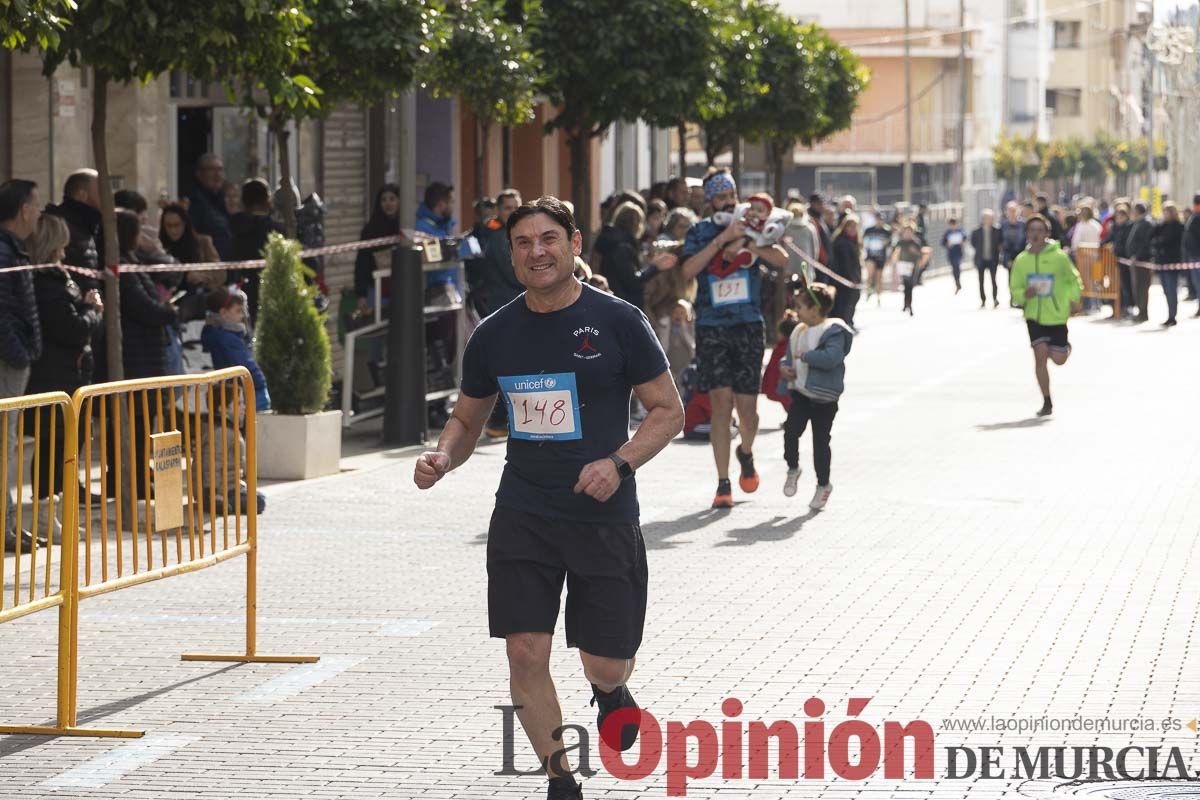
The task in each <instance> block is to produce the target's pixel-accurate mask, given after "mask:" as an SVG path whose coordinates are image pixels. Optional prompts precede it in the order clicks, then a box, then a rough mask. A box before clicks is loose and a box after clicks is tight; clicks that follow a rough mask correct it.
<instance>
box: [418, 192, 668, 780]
mask: <svg viewBox="0 0 1200 800" xmlns="http://www.w3.org/2000/svg"><path fill="white" fill-rule="evenodd" d="M507 234H508V238H509V242H510V243H511V245H512V260H513V267H514V271H515V273H516V276H517V279H518V280H519V281H520V282H521V284H522V285H523V286H525V292H524V293H523V294H521V295H519V296H518V297H517V298H516V299H514V300H513V301H512V302H510V303H508V304H507V305H505V306H504V307H502V308H501V309H500V310H498V311H496V312H495V313H494V314H492V315H491V316H489V317H488V318H487V319H485V320H484V321H483V322H482V323H480V325H479V327H478V328H477V329H476V330H475V333H474V335H472V337H471V339H470V341H469V342H468V343H467V349H466V353H465V355H464V358H463V379H462V391H461V395H460V398H459V401H458V403H457V405H455V407H454V414H453V416H452V417H451V418H450V421H449V422H448V423H447V425H446V427H445V430H444V431H443V432H442V436H441V439H440V440H439V441H438V445H437V449H436V450H434V451H432V452H428V453H425V454H424V455H422V456H421V458H420V459H419V460H418V461H417V464H416V468H415V472H414V480H415V482H416V484H417V486H418V487H419V488H421V489H429V488H430V487H432V486H433V485H434V484H435V483H437V482H438V481H439V480H440V479H442V478H443V477H444V476H445V475H446V474H447V473H448V472H450V471H451V470H453V469H454V468H456V467H458V466H460V465H461V464H462V463H463V462H465V461H466V460H467V459H468V458H469V457H470V455H471V453H472V451H473V450H474V449H475V443H476V441H477V440H478V439H479V437H480V434H481V432H482V430H483V426H484V423H485V421H486V420H487V418H488V415H489V414H490V413H491V409H492V404H493V403H494V402H495V401H496V396H497V395H499V396H500V398H501V400H502V401H503V402H504V403H505V404H506V406H507V408H508V418H509V438H508V455H507V461H506V463H505V466H504V474H503V476H502V477H501V479H500V488H499V490H498V491H497V492H496V508H495V511H494V512H493V514H492V520H491V525H490V527H489V529H488V551H487V568H488V621H489V628H490V631H491V635H492V636H494V637H497V638H503V639H505V640H506V643H507V651H508V662H509V675H510V686H511V690H512V700H513V705H515V706H517V707H518V708H519V709H520V710H518V711H517V716H518V718H519V719H520V720H521V724H522V725H523V726H524V728H525V732H526V733H527V734H528V735H529V740H530V742H531V743H532V744H533V747H534V750H536V751H537V755H538V758H539V759H540V760H541V763H542V764H543V765H544V766H545V769H546V773H547V775H548V777H549V778H550V786H549V789H548V795H547V796H548V797H549V798H551V800H559V799H561V800H567V798H579V797H581V794H580V790H579V787H578V785H577V783H576V781H575V778H574V776H573V775H572V774H571V773H570V767H569V765H568V764H567V760H566V753H565V752H564V750H563V742H562V740H561V739H558V740H556V739H554V738H553V733H554V731H556V730H558V729H560V728H561V727H562V710H561V708H560V707H559V704H558V699H557V696H556V695H555V691H554V683H553V681H552V680H551V677H550V645H551V637H552V634H553V632H554V626H555V622H556V621H557V619H558V609H559V596H560V594H561V592H562V586H563V581H564V580H565V581H566V584H567V604H566V639H567V646H568V647H576V646H577V647H578V648H579V650H580V656H581V658H582V660H583V670H584V674H585V675H586V676H587V678H588V680H589V681H591V683H592V693H593V702H594V703H596V704H597V705H598V707H599V714H598V716H597V724H598V725H599V726H600V735H601V737H603V738H604V740H605V741H606V742H608V743H609V745H610V746H611V747H613V748H614V749H621V750H627V749H629V748H630V747H632V746H633V744H634V742H635V741H636V739H637V733H638V722H637V721H636V720H638V719H639V717H638V715H637V714H636V709H637V704H636V703H635V702H634V700H633V696H632V695H631V694H630V693H629V689H628V688H626V682H627V681H628V679H629V676H630V675H631V673H632V672H633V665H634V656H635V655H636V653H637V649H638V647H639V645H640V644H641V640H642V628H643V624H644V621H645V616H646V587H647V570H646V549H645V544H644V542H643V540H642V533H641V529H640V528H639V526H638V502H637V486H636V483H635V481H634V478H633V474H634V471H635V470H636V469H637V468H639V467H641V466H642V465H643V464H645V463H646V462H647V461H649V460H650V459H651V458H653V457H654V455H655V454H657V453H658V452H659V451H660V450H662V449H663V448H664V447H666V446H667V444H668V443H669V442H670V441H671V439H673V438H675V436H676V435H678V433H679V432H680V430H682V428H683V406H682V404H681V403H680V400H679V393H678V392H677V391H676V389H675V383H674V381H673V380H672V379H671V373H670V371H669V369H668V364H667V359H666V356H665V355H664V354H663V350H662V347H661V346H660V345H659V343H658V337H656V336H655V334H654V331H653V329H652V328H651V327H650V323H649V322H648V321H647V319H646V316H645V315H644V314H643V313H642V312H641V311H640V310H639V309H637V308H634V307H633V306H631V305H629V304H628V303H626V302H624V301H623V300H619V299H617V298H615V297H613V296H612V295H609V294H605V293H604V292H601V291H598V290H596V289H593V288H592V287H590V286H585V285H583V284H581V283H580V282H579V281H578V280H577V279H576V278H575V275H574V269H575V257H576V256H578V255H579V254H580V251H581V248H582V243H583V242H582V237H581V236H580V233H579V231H578V230H576V228H575V220H574V217H573V216H572V214H571V212H570V210H569V209H568V208H567V207H566V206H565V205H564V204H563V203H562V202H561V201H560V200H558V199H557V198H554V197H542V198H539V199H537V200H535V201H534V202H532V203H527V204H525V205H522V206H520V207H519V208H518V209H517V210H516V211H514V212H513V213H512V215H511V216H510V217H509V219H508V224H507ZM631 391H632V392H633V393H635V394H636V395H637V396H638V399H639V400H641V402H642V404H643V405H644V406H645V408H646V409H647V414H646V418H645V420H644V421H643V422H642V424H641V426H640V427H639V428H638V430H637V433H636V434H634V436H633V438H632V439H631V438H630V437H629V399H630V392H631ZM622 708H623V709H633V710H635V711H634V713H633V719H634V720H635V721H633V722H623V723H619V722H618V720H614V721H613V724H610V725H608V726H607V727H606V726H605V725H604V721H605V719H606V718H607V717H608V716H609V715H610V714H611V713H612V712H614V711H616V710H617V709H622ZM626 713H627V714H629V713H631V712H629V711H627V712H626ZM623 716H624V715H622V717H623Z"/></svg>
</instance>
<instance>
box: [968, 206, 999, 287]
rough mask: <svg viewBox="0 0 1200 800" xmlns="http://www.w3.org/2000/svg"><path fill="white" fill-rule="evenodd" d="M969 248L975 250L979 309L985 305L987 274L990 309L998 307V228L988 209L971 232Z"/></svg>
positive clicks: (993, 215)
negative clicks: (990, 295) (990, 282)
mask: <svg viewBox="0 0 1200 800" xmlns="http://www.w3.org/2000/svg"><path fill="white" fill-rule="evenodd" d="M971 247H972V248H973V249H974V250H975V271H976V272H978V273H979V307H980V308H983V307H985V306H986V305H987V292H986V291H984V287H985V286H986V282H985V279H986V278H987V273H989V272H990V273H991V274H992V308H999V307H1000V298H999V297H997V296H996V292H997V288H996V269H997V267H999V265H1000V247H1001V241H1000V226H999V225H997V224H996V215H995V214H993V213H992V210H991V209H990V208H987V209H984V211H983V219H982V222H981V224H980V226H979V227H978V228H976V229H975V230H973V231H971Z"/></svg>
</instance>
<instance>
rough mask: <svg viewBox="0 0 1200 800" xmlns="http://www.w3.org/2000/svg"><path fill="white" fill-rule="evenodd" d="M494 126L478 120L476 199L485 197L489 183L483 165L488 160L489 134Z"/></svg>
mask: <svg viewBox="0 0 1200 800" xmlns="http://www.w3.org/2000/svg"><path fill="white" fill-rule="evenodd" d="M491 129H492V124H491V123H490V122H488V121H487V120H484V119H477V120H476V128H475V130H476V131H477V132H478V135H479V140H478V141H477V142H476V144H475V198H476V199H478V198H480V197H483V196H484V194H485V192H486V188H487V183H486V182H485V181H484V179H483V165H484V163H485V162H486V160H487V150H488V133H490V132H491Z"/></svg>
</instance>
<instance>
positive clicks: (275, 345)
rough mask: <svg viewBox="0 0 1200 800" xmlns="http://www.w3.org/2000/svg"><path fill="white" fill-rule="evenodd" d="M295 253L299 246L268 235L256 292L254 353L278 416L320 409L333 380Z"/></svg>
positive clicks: (325, 337)
mask: <svg viewBox="0 0 1200 800" xmlns="http://www.w3.org/2000/svg"><path fill="white" fill-rule="evenodd" d="M299 253H300V245H299V243H297V242H294V241H289V240H287V239H285V238H283V237H282V236H280V235H279V234H277V233H273V234H271V236H270V238H269V239H268V240H267V247H266V250H265V257H266V260H267V266H266V269H264V270H263V275H262V289H261V291H260V293H259V297H260V306H259V322H258V331H257V335H256V337H255V352H256V355H257V358H258V363H259V366H260V367H262V371H263V375H265V376H266V378H267V386H268V387H269V388H270V390H271V404H272V406H273V407H274V409H275V410H276V411H277V412H278V413H280V414H314V413H316V412H318V411H320V410H321V409H323V408H324V407H325V404H326V402H327V400H328V398H329V387H330V384H331V383H332V381H333V368H332V363H331V361H330V356H329V334H328V332H326V330H325V323H324V320H322V319H321V314H320V313H319V312H318V311H317V308H316V305H315V304H314V303H313V293H314V292H315V289H314V288H313V287H311V286H310V285H309V284H307V283H306V282H305V280H304V279H305V276H306V275H307V274H310V273H311V270H309V269H308V268H307V267H305V266H304V263H303V262H302V261H301V260H300V255H299Z"/></svg>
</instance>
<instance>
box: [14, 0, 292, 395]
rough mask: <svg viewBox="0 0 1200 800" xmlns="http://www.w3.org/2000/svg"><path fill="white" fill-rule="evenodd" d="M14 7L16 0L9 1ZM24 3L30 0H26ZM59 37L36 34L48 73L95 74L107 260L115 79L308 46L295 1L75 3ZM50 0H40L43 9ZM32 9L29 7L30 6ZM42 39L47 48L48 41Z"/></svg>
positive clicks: (113, 257)
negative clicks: (74, 70) (109, 127)
mask: <svg viewBox="0 0 1200 800" xmlns="http://www.w3.org/2000/svg"><path fill="white" fill-rule="evenodd" d="M10 1H11V2H12V3H13V4H14V6H15V4H16V3H17V0H10ZM22 2H26V0H22ZM72 3H73V7H72V8H71V9H70V12H69V13H68V15H67V19H66V24H65V26H64V27H63V28H62V30H61V31H60V33H59V35H58V37H57V38H54V37H51V36H46V37H45V38H44V39H43V38H41V37H39V38H37V42H38V45H39V47H42V50H43V62H44V67H45V71H46V74H48V75H50V74H53V73H54V70H55V69H57V68H58V67H59V65H61V64H63V63H64V62H68V63H70V64H71V65H72V66H80V65H86V66H88V67H90V68H91V69H92V70H93V79H92V96H93V105H92V151H93V153H94V154H95V159H96V171H97V172H99V173H100V211H101V217H102V220H103V224H104V247H103V251H104V257H105V260H106V261H107V263H109V264H115V263H117V261H118V260H119V255H120V254H119V253H118V247H117V226H116V214H115V211H114V207H113V197H112V188H111V182H110V180H109V169H108V143H107V137H106V133H105V129H106V124H107V119H108V87H109V84H110V83H121V84H125V83H131V82H133V81H149V80H152V79H154V78H155V77H156V76H158V75H160V74H162V73H164V72H167V71H169V70H172V69H181V70H185V71H187V72H190V73H192V74H198V75H203V74H208V73H209V72H211V71H212V70H213V69H215V67H216V65H217V64H221V63H224V62H226V61H228V60H232V59H234V58H235V57H238V56H240V55H241V54H244V53H249V52H259V51H263V50H275V51H283V50H293V49H297V48H300V47H302V46H303V29H304V27H305V25H306V23H307V19H306V18H305V17H304V15H303V14H302V13H301V12H300V9H299V7H298V6H297V4H296V2H293V0H208V2H204V3H196V2H194V1H193V0H72ZM50 5H51V4H49V3H47V2H42V3H41V4H40V6H41V7H42V8H46V7H49V6H50ZM26 7H27V8H29V7H32V6H28V5H27V6H26ZM43 41H44V45H43ZM105 306H106V307H107V309H108V310H107V312H106V313H105V325H106V330H107V334H108V335H107V337H106V341H107V348H108V370H109V374H110V375H111V376H112V377H114V378H119V377H121V376H122V374H123V370H122V365H121V336H120V324H121V323H120V297H119V294H118V290H117V281H116V276H115V275H109V276H108V277H107V278H106V280H105Z"/></svg>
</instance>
